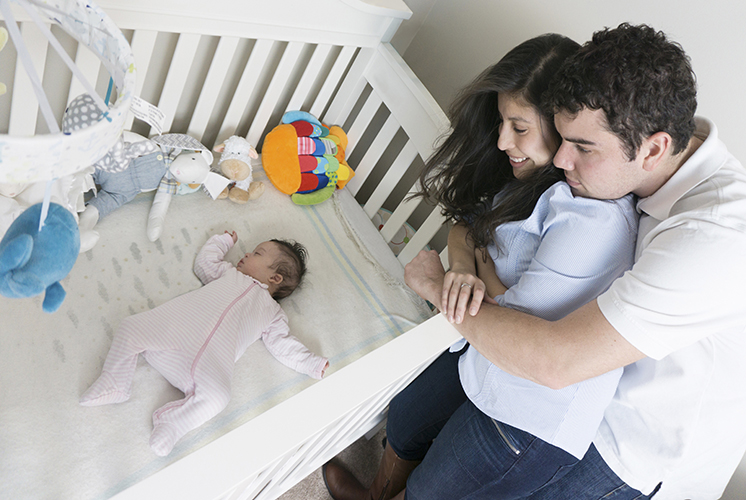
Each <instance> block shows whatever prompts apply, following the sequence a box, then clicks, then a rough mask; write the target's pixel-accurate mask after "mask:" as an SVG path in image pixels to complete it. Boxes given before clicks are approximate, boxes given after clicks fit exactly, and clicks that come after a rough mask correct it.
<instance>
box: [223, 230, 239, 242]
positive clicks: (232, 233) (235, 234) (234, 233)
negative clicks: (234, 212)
mask: <svg viewBox="0 0 746 500" xmlns="http://www.w3.org/2000/svg"><path fill="white" fill-rule="evenodd" d="M225 234H230V235H231V238H233V243H234V244H235V243H236V242H237V241H238V234H237V233H236V232H235V231H226V232H225Z"/></svg>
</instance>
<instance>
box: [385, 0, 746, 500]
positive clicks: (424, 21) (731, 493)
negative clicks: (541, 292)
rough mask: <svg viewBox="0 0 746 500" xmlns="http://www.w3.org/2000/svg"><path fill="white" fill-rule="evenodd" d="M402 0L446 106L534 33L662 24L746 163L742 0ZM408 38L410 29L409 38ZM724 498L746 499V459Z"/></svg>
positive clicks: (413, 48)
mask: <svg viewBox="0 0 746 500" xmlns="http://www.w3.org/2000/svg"><path fill="white" fill-rule="evenodd" d="M406 1H407V4H408V5H409V7H410V9H412V11H413V12H414V13H415V16H416V17H414V16H413V19H416V25H417V26H416V27H415V28H414V29H415V30H416V34H415V35H414V37H413V38H411V42H410V43H408V44H406V43H405V44H403V45H404V46H405V47H407V48H406V51H405V52H404V54H403V56H404V59H405V60H406V61H407V63H408V64H409V66H410V67H411V68H412V69H413V70H414V72H415V74H417V76H418V77H419V78H420V79H421V80H422V82H423V83H424V84H425V86H426V87H427V88H428V89H429V90H430V92H431V93H432V94H433V96H434V97H435V99H436V100H437V101H438V102H439V103H440V105H441V106H442V107H443V108H444V109H446V108H447V107H448V105H449V104H450V103H451V101H452V99H453V97H454V95H455V92H456V91H457V90H458V89H459V88H461V87H462V86H464V85H465V84H467V83H468V82H469V81H470V80H471V79H473V78H474V77H476V76H477V75H478V74H479V73H480V72H481V71H482V70H483V69H484V68H486V67H487V66H489V65H491V64H493V63H494V62H496V61H497V60H499V59H500V58H501V57H502V56H503V55H504V54H505V53H506V52H507V51H508V50H510V49H511V48H512V47H514V46H515V45H517V44H518V43H520V42H522V41H524V40H526V39H528V38H531V37H533V36H536V35H540V34H542V33H547V32H556V33H562V34H564V35H566V36H569V37H570V38H573V39H574V40H576V41H577V42H579V43H583V42H584V41H586V40H588V39H589V38H590V37H591V35H592V33H593V32H594V31H596V30H598V29H601V28H603V27H606V26H608V27H614V26H617V25H618V24H619V23H621V22H624V21H627V22H630V23H633V24H640V23H645V24H649V25H651V26H653V27H654V28H656V29H659V30H663V31H665V32H666V33H667V34H668V35H669V36H670V37H671V38H672V39H673V40H675V41H677V42H679V43H680V44H681V45H682V46H683V47H684V50H686V52H687V53H688V54H689V56H690V57H691V60H692V66H693V68H694V72H695V73H696V74H697V81H698V89H699V99H698V100H699V108H698V111H697V114H700V115H703V116H706V117H708V118H710V119H711V120H713V121H714V122H715V123H716V125H717V126H718V129H719V131H720V136H721V138H722V139H723V141H725V143H726V144H727V145H728V148H729V149H730V151H731V152H732V153H733V154H734V155H735V156H736V157H737V158H738V159H739V160H740V161H741V162H742V163H744V164H746V120H745V119H744V118H745V115H746V90H745V89H744V87H746V36H744V34H743V33H744V25H746V2H737V1H733V0H710V1H708V2H701V1H694V0H652V1H651V0H626V1H624V2H619V1H615V0H555V1H550V0H543V1H542V0H406ZM405 27H406V23H405V25H403V26H402V28H405ZM410 37H411V31H410V32H407V37H406V42H409V39H410ZM394 41H395V42H396V39H395V40H394ZM398 48H399V50H403V48H404V47H401V46H400V47H398ZM745 425H746V423H745ZM722 498H723V500H743V499H744V498H746V458H745V459H744V461H743V462H742V463H741V465H740V467H739V469H738V470H737V472H736V474H735V476H734V478H733V480H732V481H731V482H730V484H729V486H728V488H727V489H726V491H725V494H724V496H723V497H722Z"/></svg>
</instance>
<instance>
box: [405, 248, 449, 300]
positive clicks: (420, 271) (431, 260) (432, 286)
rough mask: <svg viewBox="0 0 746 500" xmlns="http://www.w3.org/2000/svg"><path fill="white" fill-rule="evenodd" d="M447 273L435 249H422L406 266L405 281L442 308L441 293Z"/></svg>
mask: <svg viewBox="0 0 746 500" xmlns="http://www.w3.org/2000/svg"><path fill="white" fill-rule="evenodd" d="M445 274H446V271H445V269H443V264H442V263H441V262H440V257H439V256H438V252H436V251H435V250H429V251H425V250H420V253H418V254H417V256H416V257H415V258H414V259H412V261H411V262H410V263H409V264H407V265H406V266H405V267H404V281H405V282H406V283H407V285H409V287H410V288H411V289H412V290H414V291H415V292H417V295H419V296H420V297H422V298H423V299H425V300H427V301H429V302H430V303H431V304H433V305H434V306H435V307H437V308H438V310H442V309H441V295H442V291H443V279H444V277H445Z"/></svg>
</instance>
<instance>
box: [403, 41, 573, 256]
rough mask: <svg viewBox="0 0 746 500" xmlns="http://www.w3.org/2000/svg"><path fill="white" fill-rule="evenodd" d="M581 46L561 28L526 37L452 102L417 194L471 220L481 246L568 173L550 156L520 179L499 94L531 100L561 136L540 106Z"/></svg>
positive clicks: (526, 214)
mask: <svg viewBox="0 0 746 500" xmlns="http://www.w3.org/2000/svg"><path fill="white" fill-rule="evenodd" d="M579 47H580V46H579V45H578V44H577V43H576V42H574V41H573V40H570V39H569V38H566V37H564V36H562V35H557V34H546V35H541V36H538V37H536V38H532V39H531V40H528V41H526V42H523V43H522V44H520V45H518V46H517V47H515V48H514V49H513V50H511V51H510V52H508V53H507V54H506V55H505V57H503V58H502V59H500V61H499V62H498V63H497V64H495V65H494V66H491V67H489V68H487V69H486V70H485V71H484V72H483V73H482V74H481V75H479V76H478V77H477V78H476V79H475V80H474V81H473V82H472V83H471V84H469V85H468V86H467V87H465V88H464V89H463V90H462V91H461V92H460V93H459V95H458V96H457V97H456V100H455V101H454V103H453V105H452V106H451V109H450V111H449V118H450V120H451V132H450V134H449V135H448V136H447V137H446V138H445V139H444V141H443V142H442V143H441V145H440V146H439V147H438V149H437V151H436V152H435V153H434V154H433V156H432V157H431V158H430V159H429V160H428V161H427V163H426V165H425V169H424V170H423V172H422V174H421V175H420V181H421V183H422V191H421V192H420V193H419V194H418V195H419V196H427V197H431V198H433V199H435V200H436V201H437V202H438V203H440V205H441V206H442V207H443V209H442V212H443V215H445V216H446V217H447V218H448V219H450V220H452V221H454V222H457V221H467V222H468V224H469V228H470V229H469V235H470V237H471V238H472V239H473V241H474V243H475V245H476V246H477V247H478V248H483V247H486V246H487V245H488V244H489V243H490V242H492V241H493V238H494V231H495V228H497V226H499V225H500V224H503V223H505V222H509V221H515V220H523V219H526V218H528V217H529V216H530V215H531V212H532V211H533V209H534V206H535V205H536V202H537V200H538V199H539V197H540V196H541V194H542V193H543V192H544V191H545V190H546V189H547V188H548V187H549V186H551V185H552V184H554V183H555V182H557V181H558V180H561V179H563V178H564V175H563V173H562V171H560V170H559V169H557V168H555V167H554V165H552V164H551V163H550V164H549V165H546V166H543V167H540V168H537V169H535V170H534V171H532V172H531V173H530V175H528V176H526V177H525V178H523V179H516V178H515V177H514V176H513V169H512V167H511V166H510V163H509V161H508V156H507V154H506V153H505V152H503V151H500V150H499V149H497V139H498V131H499V126H500V114H499V112H498V109H497V95H498V93H505V94H509V95H511V96H515V97H519V98H521V99H523V100H524V101H525V102H526V103H528V104H530V105H532V106H534V108H536V110H537V111H539V114H540V115H541V116H543V117H544V118H545V120H543V121H545V122H546V124H548V125H547V126H549V127H551V130H550V132H551V134H552V135H553V136H554V137H557V140H558V141H559V137H558V135H557V131H556V130H555V129H554V122H553V118H552V115H551V114H548V113H546V112H543V111H542V109H541V95H542V93H543V92H544V91H545V90H546V89H547V87H548V86H549V82H550V80H551V79H552V77H553V75H554V74H555V73H556V72H557V70H558V69H559V67H560V65H561V64H562V62H563V61H564V60H565V58H567V57H568V56H569V55H571V54H573V53H574V52H575V51H576V50H577V49H578V48H579ZM500 192H502V195H501V197H500V200H499V202H498V204H497V205H496V206H494V207H493V199H494V197H495V195H496V194H497V193H500Z"/></svg>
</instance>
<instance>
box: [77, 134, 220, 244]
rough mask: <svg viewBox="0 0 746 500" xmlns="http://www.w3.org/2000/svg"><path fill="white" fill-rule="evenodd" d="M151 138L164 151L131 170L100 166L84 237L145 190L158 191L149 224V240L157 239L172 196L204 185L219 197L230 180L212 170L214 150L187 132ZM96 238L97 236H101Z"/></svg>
mask: <svg viewBox="0 0 746 500" xmlns="http://www.w3.org/2000/svg"><path fill="white" fill-rule="evenodd" d="M151 141H153V142H154V143H155V144H156V145H157V146H158V147H159V148H160V151H159V152H156V153H150V154H147V155H145V156H140V157H137V158H135V159H133V160H131V161H130V163H129V167H128V168H127V170H124V171H122V172H108V171H105V170H100V169H96V171H95V172H94V179H95V181H96V184H97V185H99V186H100V189H99V191H98V193H97V195H96V197H95V198H93V199H91V200H90V201H89V202H88V206H86V209H85V211H84V212H83V213H82V214H81V216H80V227H81V231H83V232H84V240H86V239H87V237H88V234H89V233H88V232H89V231H92V230H93V226H95V224H96V223H98V221H99V220H101V219H102V218H103V217H105V216H106V215H108V214H109V213H111V212H112V211H113V210H116V209H117V208H119V207H120V206H122V205H123V204H125V203H128V202H130V201H132V200H133V199H134V198H135V196H137V195H138V194H140V193H142V192H145V191H153V190H157V192H156V194H155V197H154V199H153V205H152V207H151V208H150V214H149V215H148V225H147V235H148V239H149V240H150V241H156V240H157V239H158V238H160V236H161V233H162V232H163V223H164V220H165V218H166V213H167V212H168V207H169V205H170V203H171V196H172V195H174V194H189V193H193V192H195V191H197V190H198V189H199V188H200V187H201V186H202V185H203V184H204V185H205V188H206V190H207V191H208V192H209V193H210V195H211V196H212V197H213V198H216V197H217V196H218V194H220V192H221V191H222V190H223V188H224V187H225V186H226V185H227V184H228V183H229V182H230V181H229V180H228V179H226V178H225V177H223V176H221V175H218V174H216V173H213V172H210V164H211V163H212V153H210V151H209V150H208V149H207V148H205V147H204V146H203V145H202V144H200V143H199V141H197V140H196V139H193V138H192V137H189V136H188V135H184V134H166V135H159V136H156V137H153V138H152V139H151ZM95 237H96V239H97V235H96V236H95ZM86 244H89V242H87V241H86ZM94 244H95V241H94ZM91 246H92V245H91Z"/></svg>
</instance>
